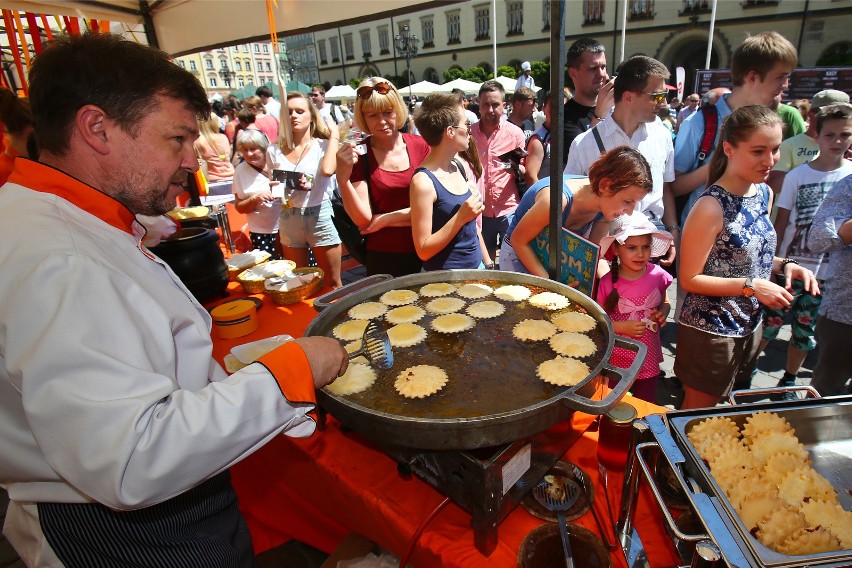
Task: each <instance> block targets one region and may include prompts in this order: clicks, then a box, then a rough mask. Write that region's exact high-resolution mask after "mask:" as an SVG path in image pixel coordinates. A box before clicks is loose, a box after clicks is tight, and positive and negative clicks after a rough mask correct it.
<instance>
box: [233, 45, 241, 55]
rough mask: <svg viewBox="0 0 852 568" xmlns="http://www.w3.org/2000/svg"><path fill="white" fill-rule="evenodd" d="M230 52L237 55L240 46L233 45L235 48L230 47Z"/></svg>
mask: <svg viewBox="0 0 852 568" xmlns="http://www.w3.org/2000/svg"><path fill="white" fill-rule="evenodd" d="M231 51H233V52H234V53H239V51H240V46H239V45H235V46H233V47H231Z"/></svg>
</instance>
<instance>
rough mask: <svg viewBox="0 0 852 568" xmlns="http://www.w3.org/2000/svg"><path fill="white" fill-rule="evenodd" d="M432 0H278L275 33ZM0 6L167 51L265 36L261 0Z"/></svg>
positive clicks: (8, 1)
mask: <svg viewBox="0 0 852 568" xmlns="http://www.w3.org/2000/svg"><path fill="white" fill-rule="evenodd" d="M432 3H434V0H428V1H424V0H365V1H360V2H353V1H352V0H278V8H277V9H274V14H275V27H276V31H277V33H279V34H281V35H284V34H293V33H302V32H309V31H316V30H320V29H324V28H332V27H336V26H338V25H341V24H342V23H343V22H344V21H349V22H352V21H359V20H360V21H364V20H369V19H371V16H375V15H376V14H388V13H389V14H404V13H406V12H409V11H411V10H413V9H422V8H424V7H426V6H427V5H428V4H432ZM3 8H4V9H7V10H22V11H26V12H31V13H34V14H49V15H59V16H75V17H82V18H90V19H92V18H93V19H98V20H109V21H111V22H121V23H123V24H125V25H126V26H127V27H128V28H129V29H130V30H132V31H133V32H134V33H135V34H138V38H137V39H138V40H139V41H143V39H144V38H147V42H148V43H149V44H152V45H157V46H158V47H159V48H160V49H162V50H163V51H165V52H167V53H169V54H171V55H175V56H177V55H183V54H187V53H195V52H197V51H202V50H205V49H212V48H214V47H220V46H225V45H231V44H235V43H245V42H247V41H258V40H263V39H269V23H268V19H267V14H266V2H264V1H262V0H216V1H212V0H148V1H145V0H99V1H97V2H92V1H86V0H4V1H3Z"/></svg>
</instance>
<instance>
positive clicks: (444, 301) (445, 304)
mask: <svg viewBox="0 0 852 568" xmlns="http://www.w3.org/2000/svg"><path fill="white" fill-rule="evenodd" d="M463 307H464V300H462V299H461V298H435V299H434V300H432V301H431V302H429V303H428V304H426V311H427V312H430V313H433V314H451V313H453V312H457V311H459V310H460V309H462V308H463Z"/></svg>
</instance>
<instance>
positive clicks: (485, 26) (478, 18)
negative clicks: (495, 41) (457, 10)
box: [473, 6, 491, 39]
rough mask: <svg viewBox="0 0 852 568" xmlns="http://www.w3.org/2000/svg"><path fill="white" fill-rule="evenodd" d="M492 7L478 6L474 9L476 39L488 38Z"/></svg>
mask: <svg viewBox="0 0 852 568" xmlns="http://www.w3.org/2000/svg"><path fill="white" fill-rule="evenodd" d="M490 13H491V8H490V7H489V6H478V7H476V8H474V9H473V17H474V26H475V30H476V37H475V38H474V39H488V38H489V37H491V36H490V33H489V32H490V31H491V17H490Z"/></svg>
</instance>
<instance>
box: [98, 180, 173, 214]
mask: <svg viewBox="0 0 852 568" xmlns="http://www.w3.org/2000/svg"><path fill="white" fill-rule="evenodd" d="M134 177H135V178H136V179H135V180H134V179H128V180H127V181H126V182H125V183H123V184H121V186H120V187H118V188H117V189H116V190H115V192H114V194H113V198H114V199H115V200H116V201H118V202H119V203H122V204H123V205H124V206H125V207H127V208H128V209H129V210H130V211H131V212H132V213H134V214H141V215H151V216H156V215H164V214H166V213H168V212H169V211H171V210H172V209H174V208H175V205H176V201H175V197H172V196H171V195H169V190H170V187H168V186H167V187H166V188H165V189H159V187H152V186H151V184H152V182H151V179H150V178H149V177H146V176H144V175H141V173H140V174H139V175H136V176H134ZM186 178H187V176H186V174H184V175H182V176H181V175H178V176H175V177H174V178H172V180H170V182H176V183H180V184H182V185H184V184H185V183H186Z"/></svg>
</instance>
